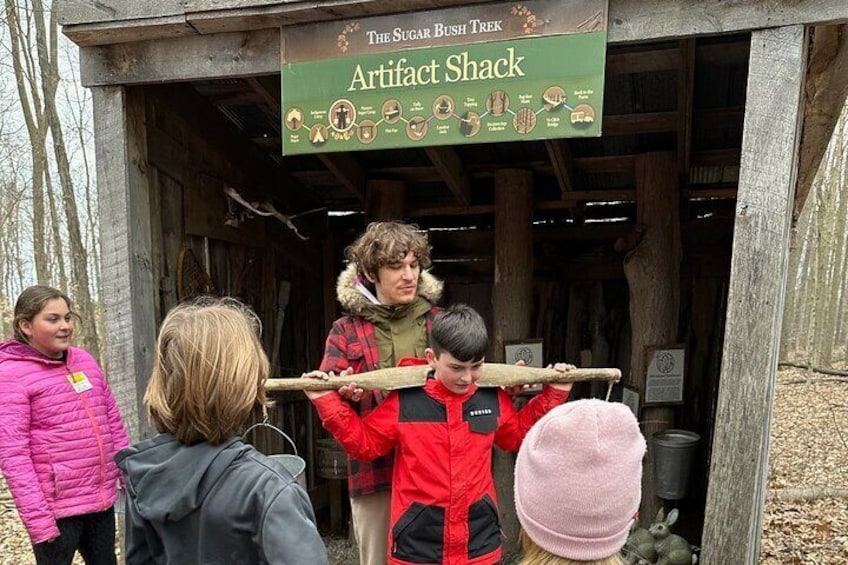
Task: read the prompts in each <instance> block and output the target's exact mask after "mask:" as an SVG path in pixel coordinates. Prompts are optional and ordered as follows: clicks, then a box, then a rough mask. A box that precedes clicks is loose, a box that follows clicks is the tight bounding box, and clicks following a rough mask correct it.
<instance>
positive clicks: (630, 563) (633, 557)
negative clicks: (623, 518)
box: [624, 510, 662, 565]
mask: <svg viewBox="0 0 848 565" xmlns="http://www.w3.org/2000/svg"><path fill="white" fill-rule="evenodd" d="M660 512H662V510H660ZM655 542H656V539H654V536H653V535H651V532H649V531H648V530H647V529H646V528H641V527H636V523H635V522H634V523H633V527H632V528H631V529H630V535H628V536H627V543H625V544H624V563H625V564H626V565H650V564H651V563H654V562H655V561H656V560H657V552H656V550H655V549H654V543H655Z"/></svg>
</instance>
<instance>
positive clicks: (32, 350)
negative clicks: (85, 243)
mask: <svg viewBox="0 0 848 565" xmlns="http://www.w3.org/2000/svg"><path fill="white" fill-rule="evenodd" d="M72 307H73V305H72V303H71V300H70V299H69V298H68V297H67V296H66V295H65V294H63V293H62V292H60V291H58V290H56V289H55V288H51V287H48V286H32V287H29V288H28V289H26V290H25V291H23V293H21V295H20V297H18V301H17V303H16V304H15V320H14V328H15V337H14V339H10V340H8V341H5V342H2V343H0V471H2V473H3V475H4V476H5V477H6V482H7V483H8V485H9V490H11V492H12V496H13V497H14V499H15V504H16V506H17V508H18V513H19V514H20V516H21V520H22V521H23V523H24V526H26V529H27V531H28V532H29V536H30V539H31V540H32V544H33V551H34V553H35V558H36V562H37V563H38V565H42V564H51V565H61V564H70V563H71V561H72V559H73V556H74V553H75V552H76V551H77V550H79V552H80V554H81V555H82V557H83V559H84V560H85V562H86V564H87V565H101V564H103V565H106V564H109V565H112V564H114V563H116V559H115V513H114V508H113V504H114V503H115V499H116V497H117V490H116V483H117V479H118V475H119V473H118V468H117V467H116V465H115V463H114V461H113V459H112V458H113V457H114V455H115V453H117V452H118V450H120V449H122V448H124V447H126V446H127V444H128V443H129V442H128V438H127V432H126V431H125V430H124V426H123V424H122V423H121V415H120V413H119V412H118V406H117V404H116V403H115V397H114V396H112V392H111V391H110V390H109V386H108V385H107V384H106V379H105V378H104V376H103V371H102V370H101V369H100V367H99V366H98V364H97V361H95V360H94V358H93V357H92V356H91V355H90V354H89V353H87V352H86V351H84V350H82V349H77V348H76V347H71V346H70V340H71V336H72V335H73V332H74V319H75V317H76V314H75V313H74V311H73V310H72Z"/></svg>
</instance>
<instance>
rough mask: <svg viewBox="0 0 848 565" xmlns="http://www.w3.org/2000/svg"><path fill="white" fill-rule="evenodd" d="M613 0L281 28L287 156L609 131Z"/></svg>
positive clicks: (545, 1) (535, 0) (541, 1)
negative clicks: (605, 110)
mask: <svg viewBox="0 0 848 565" xmlns="http://www.w3.org/2000/svg"><path fill="white" fill-rule="evenodd" d="M607 13H608V0H530V1H528V2H523V3H520V4H517V3H504V4H478V5H473V6H463V7H457V8H450V9H444V10H433V11H427V12H414V13H408V14H400V15H392V16H379V17H373V18H363V19H360V20H350V21H332V22H320V23H313V24H308V25H302V26H291V27H289V26H287V27H284V28H283V29H282V33H281V37H282V46H281V54H282V69H281V77H282V79H281V80H282V108H283V115H282V120H283V124H282V132H283V154H285V155H293V154H302V153H319V152H330V151H357V150H362V149H388V148H400V147H415V146H428V145H457V144H464V143H487V142H496V141H521V140H531V139H551V138H560V137H597V136H599V135H601V110H602V107H603V93H604V68H605V64H606V47H607Z"/></svg>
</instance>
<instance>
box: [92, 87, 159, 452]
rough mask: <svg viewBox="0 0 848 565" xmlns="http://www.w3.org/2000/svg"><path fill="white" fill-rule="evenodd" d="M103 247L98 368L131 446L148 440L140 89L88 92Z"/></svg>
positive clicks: (150, 305) (145, 181)
mask: <svg viewBox="0 0 848 565" xmlns="http://www.w3.org/2000/svg"><path fill="white" fill-rule="evenodd" d="M91 90H92V100H93V105H94V134H95V135H94V140H95V152H96V158H97V188H98V199H99V205H100V220H101V222H100V233H101V242H102V246H103V255H102V270H103V276H102V278H101V279H102V281H103V295H102V296H103V324H104V335H105V336H106V337H105V339H106V348H105V351H106V358H105V365H106V369H107V375H108V379H109V386H110V387H111V388H112V391H113V392H114V394H115V398H116V400H117V401H118V406H119V407H120V410H121V416H122V417H123V420H124V424H125V425H126V427H127V431H128V432H129V434H130V438H131V439H132V440H133V441H137V440H139V439H141V438H143V437H146V436H148V435H149V432H150V427H149V424H148V423H147V418H146V417H145V416H144V409H143V407H142V397H143V396H144V390H145V388H146V387H147V379H148V376H149V375H150V370H151V367H152V359H153V350H154V344H155V340H156V320H155V319H154V317H155V312H156V307H155V306H156V304H155V296H156V292H155V288H156V287H155V286H154V284H153V260H152V251H151V239H150V190H151V186H150V179H149V178H148V175H147V135H146V124H145V101H144V94H143V91H142V89H141V88H134V89H130V88H125V87H122V86H106V87H97V88H92V89H91Z"/></svg>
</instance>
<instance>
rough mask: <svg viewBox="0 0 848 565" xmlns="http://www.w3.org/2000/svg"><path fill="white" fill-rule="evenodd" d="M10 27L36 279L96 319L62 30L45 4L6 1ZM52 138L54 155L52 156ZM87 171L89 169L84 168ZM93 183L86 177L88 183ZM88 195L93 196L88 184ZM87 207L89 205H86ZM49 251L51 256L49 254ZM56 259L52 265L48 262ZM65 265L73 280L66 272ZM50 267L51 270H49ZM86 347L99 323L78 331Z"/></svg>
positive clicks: (93, 343)
mask: <svg viewBox="0 0 848 565" xmlns="http://www.w3.org/2000/svg"><path fill="white" fill-rule="evenodd" d="M5 7H6V24H7V28H8V30H9V37H10V40H11V51H12V53H11V55H12V63H13V67H14V70H15V78H16V82H17V89H18V96H19V99H20V102H21V108H22V109H23V112H24V119H25V122H26V126H27V132H28V134H29V138H30V142H31V146H32V148H33V149H32V161H33V163H32V174H33V179H32V184H33V212H32V213H33V241H34V247H35V256H36V272H37V279H38V280H39V281H40V282H48V281H50V279H51V274H52V276H53V278H54V279H55V278H58V280H52V281H50V282H52V283H53V284H57V286H61V287H63V288H67V290H68V291H69V292H70V294H72V295H73V297H74V299H75V301H76V303H77V306H78V308H79V310H80V313H81V314H82V315H83V318H85V319H87V320H92V321H94V320H96V318H97V316H96V314H95V312H96V308H95V305H94V303H93V299H92V285H91V280H90V277H89V259H88V257H89V252H88V249H87V247H86V242H85V240H84V237H83V228H82V225H83V222H82V221H81V220H80V212H79V207H78V204H77V193H76V189H75V185H74V179H73V175H72V171H71V163H70V160H69V158H68V149H67V146H66V142H65V135H64V131H63V125H62V120H61V119H60V114H59V110H58V108H57V103H56V99H57V90H58V86H59V82H60V77H59V57H58V26H57V25H56V23H55V21H54V20H53V11H52V5H51V7H50V8H51V9H50V10H45V8H44V4H43V2H42V0H30V1H29V2H27V1H21V0H5ZM48 136H49V139H50V141H51V142H52V151H51V152H50V153H49V155H48V151H47V140H48ZM86 167H87V166H86ZM51 169H52V170H55V172H56V173H57V177H58V181H59V182H58V188H59V189H60V191H61V192H60V194H61V199H60V200H58V201H57V200H54V192H53V190H51V189H52V182H51V179H52V178H55V177H52V175H51ZM89 181H90V179H88V178H86V183H88V182H89ZM85 189H86V194H87V195H90V190H89V187H88V186H86V187H85ZM84 209H89V210H90V207H87V206H84ZM48 249H50V250H51V251H52V253H50V254H49V255H48V254H47V250H48ZM48 257H51V258H54V264H52V265H51V262H50V261H49V260H48ZM66 262H67V265H69V267H70V269H69V271H70V276H68V274H67V273H66ZM50 267H52V271H51V270H50ZM80 337H81V339H82V344H83V346H84V347H85V348H87V349H89V350H91V351H93V352H96V353H99V351H100V339H99V332H98V331H97V324H96V323H89V324H86V325H85V326H83V327H82V328H81V329H80Z"/></svg>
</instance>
